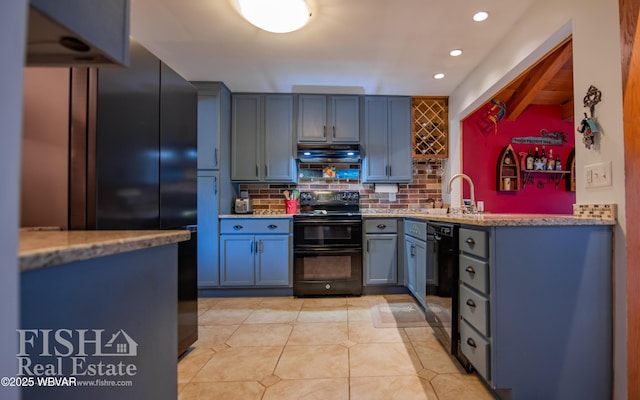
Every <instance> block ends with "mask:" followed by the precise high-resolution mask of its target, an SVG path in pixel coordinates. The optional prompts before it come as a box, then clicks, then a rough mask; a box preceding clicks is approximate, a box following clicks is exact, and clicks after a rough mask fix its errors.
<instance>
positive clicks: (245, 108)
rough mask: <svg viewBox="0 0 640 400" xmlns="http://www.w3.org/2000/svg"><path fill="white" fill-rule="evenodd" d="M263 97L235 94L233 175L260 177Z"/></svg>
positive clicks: (232, 108)
mask: <svg viewBox="0 0 640 400" xmlns="http://www.w3.org/2000/svg"><path fill="white" fill-rule="evenodd" d="M261 110H262V98H261V96H259V95H234V96H233V99H232V106H231V179H232V180H238V181H258V180H260V176H261V171H260V168H263V167H262V166H261V165H262V162H261V157H260V149H261V148H262V147H261V144H260V140H259V139H260V136H259V134H260V132H261V130H262V115H261V114H262V112H261Z"/></svg>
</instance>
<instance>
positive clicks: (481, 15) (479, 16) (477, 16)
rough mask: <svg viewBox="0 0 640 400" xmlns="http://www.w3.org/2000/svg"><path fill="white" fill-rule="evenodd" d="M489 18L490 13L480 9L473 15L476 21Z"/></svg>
mask: <svg viewBox="0 0 640 400" xmlns="http://www.w3.org/2000/svg"><path fill="white" fill-rule="evenodd" d="M487 18H489V13H487V12H486V11H480V12H477V13H475V14H474V15H473V20H474V21H476V22H480V21H484V20H485V19H487Z"/></svg>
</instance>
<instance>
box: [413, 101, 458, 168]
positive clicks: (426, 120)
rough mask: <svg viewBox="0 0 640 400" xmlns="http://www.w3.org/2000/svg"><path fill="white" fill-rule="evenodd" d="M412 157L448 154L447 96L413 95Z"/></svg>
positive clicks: (432, 156)
mask: <svg viewBox="0 0 640 400" xmlns="http://www.w3.org/2000/svg"><path fill="white" fill-rule="evenodd" d="M411 120H412V121H413V129H412V131H413V132H412V133H413V135H412V136H413V158H414V159H432V158H447V157H448V156H449V143H448V142H449V105H448V98H447V97H413V98H412V101H411Z"/></svg>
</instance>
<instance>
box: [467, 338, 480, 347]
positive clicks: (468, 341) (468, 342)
mask: <svg viewBox="0 0 640 400" xmlns="http://www.w3.org/2000/svg"><path fill="white" fill-rule="evenodd" d="M467 344H468V345H469V346H471V347H473V348H474V349H475V348H476V347H478V346H476V341H475V340H473V339H471V338H468V339H467Z"/></svg>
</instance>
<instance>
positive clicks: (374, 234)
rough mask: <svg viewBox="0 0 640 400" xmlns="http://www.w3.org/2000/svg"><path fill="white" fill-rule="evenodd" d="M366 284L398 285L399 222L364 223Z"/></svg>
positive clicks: (371, 220)
mask: <svg viewBox="0 0 640 400" xmlns="http://www.w3.org/2000/svg"><path fill="white" fill-rule="evenodd" d="M364 227H365V237H364V239H365V240H364V243H365V248H364V284H365V285H395V284H397V283H398V221H397V220H396V219H395V218H393V219H391V218H389V219H366V220H365V221H364Z"/></svg>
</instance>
